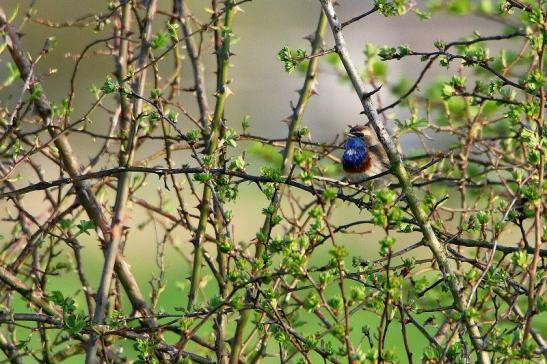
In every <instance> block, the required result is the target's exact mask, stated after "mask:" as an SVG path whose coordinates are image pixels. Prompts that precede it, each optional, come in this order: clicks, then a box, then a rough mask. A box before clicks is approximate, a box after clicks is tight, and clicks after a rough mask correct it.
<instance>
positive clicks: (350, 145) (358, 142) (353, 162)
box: [342, 137, 368, 169]
mask: <svg viewBox="0 0 547 364" xmlns="http://www.w3.org/2000/svg"><path fill="white" fill-rule="evenodd" d="M367 154H368V153H367V146H366V144H365V141H364V140H363V139H361V138H357V137H352V138H349V139H348V141H347V142H346V150H345V151H344V155H343V156H342V164H343V165H344V167H346V168H350V169H353V168H358V167H360V166H361V165H362V163H363V161H364V160H365V158H366V157H367Z"/></svg>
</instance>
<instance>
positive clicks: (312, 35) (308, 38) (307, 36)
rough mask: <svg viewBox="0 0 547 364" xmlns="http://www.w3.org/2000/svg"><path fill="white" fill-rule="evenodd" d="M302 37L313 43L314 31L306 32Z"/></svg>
mask: <svg viewBox="0 0 547 364" xmlns="http://www.w3.org/2000/svg"><path fill="white" fill-rule="evenodd" d="M304 39H305V40H307V41H309V42H310V43H313V41H314V40H315V34H314V33H311V34H308V35H306V36H305V37H304Z"/></svg>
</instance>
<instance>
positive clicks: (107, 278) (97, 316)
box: [86, 0, 157, 364]
mask: <svg viewBox="0 0 547 364" xmlns="http://www.w3.org/2000/svg"><path fill="white" fill-rule="evenodd" d="M156 4H157V0H151V1H150V2H148V6H147V8H146V18H145V22H144V29H143V31H142V34H141V48H140V53H139V58H138V64H137V68H138V69H141V68H142V67H143V66H144V65H145V63H146V60H147V58H148V51H149V49H150V43H149V39H150V36H151V34H152V20H153V18H154V15H155V13H156ZM127 6H129V5H128V4H124V7H127ZM120 63H121V62H120ZM146 74H147V72H146V68H144V69H143V70H142V72H141V73H140V74H139V76H138V77H137V78H136V79H135V81H134V83H133V87H132V88H133V93H135V94H137V95H142V94H143V92H144V86H145V82H146ZM121 102H123V97H122V99H121ZM142 102H143V101H142V99H141V98H135V99H134V101H133V116H132V118H133V120H132V123H131V125H130V127H129V135H128V141H127V147H126V148H125V150H126V153H125V154H126V155H125V158H126V159H125V161H123V163H124V166H125V167H129V166H131V164H132V163H133V158H134V155H135V144H136V142H137V130H138V123H139V120H138V119H139V118H140V117H142V116H141V113H142ZM122 159H123V156H120V161H121V160H122ZM129 182H130V173H129V172H125V173H122V174H121V175H120V176H119V178H118V185H117V190H116V191H117V192H116V202H115V204H114V216H113V220H112V226H111V229H110V231H111V234H112V235H111V240H110V242H109V244H108V245H107V247H106V254H105V262H104V265H103V270H102V273H101V281H100V283H99V289H98V290H97V295H96V306H95V312H94V314H93V323H94V324H102V323H103V322H104V319H105V317H106V306H107V303H108V293H109V291H110V284H111V282H112V273H113V271H114V264H115V261H116V256H117V255H118V253H119V248H120V243H121V240H122V238H123V224H124V221H125V213H126V205H127V199H128V196H129ZM96 354H97V335H95V334H93V335H91V336H90V338H89V341H88V345H87V349H86V364H93V363H95V362H96Z"/></svg>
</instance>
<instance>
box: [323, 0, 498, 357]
mask: <svg viewBox="0 0 547 364" xmlns="http://www.w3.org/2000/svg"><path fill="white" fill-rule="evenodd" d="M320 2H321V5H322V6H323V10H324V11H325V13H326V15H327V18H328V21H329V24H330V27H331V30H332V33H333V36H334V40H335V42H336V49H337V52H338V54H339V55H340V59H341V60H342V63H343V65H344V68H345V70H346V73H347V75H348V77H349V78H350V80H351V83H352V85H353V88H354V89H355V92H356V93H357V96H358V97H359V100H360V101H361V104H362V105H363V110H364V112H365V115H366V116H367V118H368V120H369V122H370V124H371V125H372V127H373V128H374V131H375V132H376V134H377V135H378V138H379V139H380V141H381V143H382V145H383V146H384V148H385V150H386V152H387V154H388V157H389V161H390V164H391V171H392V172H393V173H394V174H395V175H396V176H397V179H398V180H399V183H400V185H401V187H402V192H403V194H404V195H405V197H406V200H407V202H408V205H409V207H410V210H411V211H412V214H413V216H414V218H415V219H416V222H417V223H418V225H419V227H420V230H421V231H422V234H423V236H424V242H425V243H426V245H427V246H428V248H429V249H430V250H431V252H432V253H433V255H434V256H435V260H436V261H437V264H438V265H439V267H440V269H441V271H442V272H443V274H444V275H446V279H447V281H448V285H449V287H450V291H451V293H452V296H453V298H454V300H455V302H456V304H457V307H458V310H459V311H460V312H461V313H462V315H463V316H464V317H465V318H464V319H465V322H466V325H467V328H468V330H469V336H470V338H471V341H472V343H473V347H474V348H475V350H476V351H477V357H478V359H479V361H480V362H481V363H484V364H487V363H490V358H489V357H488V353H487V352H485V351H484V350H483V349H484V348H483V342H482V339H481V333H480V331H479V328H478V327H477V325H476V324H475V321H474V320H473V319H472V318H470V317H468V316H466V313H465V304H466V302H465V297H464V296H463V293H462V289H461V288H462V287H461V285H460V282H459V281H458V279H457V277H456V276H455V275H454V274H453V273H452V268H451V267H450V264H449V261H448V257H447V253H446V250H445V248H444V247H443V246H442V245H441V243H440V242H439V240H438V239H437V236H436V235H435V233H434V231H433V229H432V227H431V224H430V223H429V220H428V216H427V214H426V213H425V211H424V210H423V209H422V207H421V205H420V202H419V200H418V198H417V196H416V194H415V193H414V189H413V186H412V183H411V181H410V177H409V175H408V172H407V171H406V168H405V166H404V165H403V161H402V158H401V155H400V154H399V151H398V149H397V147H396V145H395V143H394V142H393V140H392V139H391V137H390V136H389V134H388V133H387V130H386V129H385V127H384V125H383V124H382V122H381V121H380V120H379V118H378V114H377V112H376V108H375V107H374V105H373V101H372V99H371V97H370V96H368V95H367V93H366V92H365V88H364V86H363V84H362V82H361V79H360V78H359V74H358V72H357V70H356V69H355V66H354V65H353V63H352V61H351V58H350V56H349V53H348V50H347V47H346V43H345V40H344V37H343V35H342V26H341V24H340V21H339V19H338V17H337V15H336V12H335V11H334V7H333V4H332V1H331V0H320Z"/></svg>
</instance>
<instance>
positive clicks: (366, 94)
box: [361, 84, 384, 99]
mask: <svg viewBox="0 0 547 364" xmlns="http://www.w3.org/2000/svg"><path fill="white" fill-rule="evenodd" d="M383 85H384V84H381V85H380V86H378V87H377V88H376V89H374V90H372V91H370V92H365V93H364V94H363V96H362V97H361V99H368V98H369V97H371V96H372V95H374V94H375V93H377V92H378V91H380V89H381V88H382V86H383Z"/></svg>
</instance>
